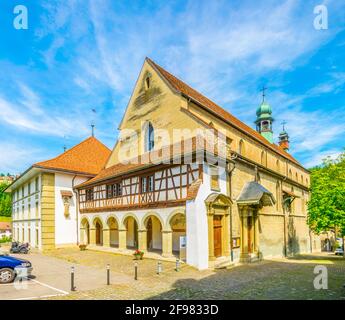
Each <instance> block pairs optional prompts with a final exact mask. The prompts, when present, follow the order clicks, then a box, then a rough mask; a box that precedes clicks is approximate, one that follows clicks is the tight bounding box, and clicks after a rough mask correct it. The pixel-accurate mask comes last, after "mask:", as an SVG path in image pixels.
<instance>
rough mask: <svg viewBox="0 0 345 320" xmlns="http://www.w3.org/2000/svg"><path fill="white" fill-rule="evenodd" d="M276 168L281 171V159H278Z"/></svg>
mask: <svg viewBox="0 0 345 320" xmlns="http://www.w3.org/2000/svg"><path fill="white" fill-rule="evenodd" d="M276 168H277V171H278V172H279V171H280V162H279V160H277V161H276Z"/></svg>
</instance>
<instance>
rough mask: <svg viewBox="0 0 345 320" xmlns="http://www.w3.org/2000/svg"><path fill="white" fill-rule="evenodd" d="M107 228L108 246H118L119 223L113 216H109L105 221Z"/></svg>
mask: <svg viewBox="0 0 345 320" xmlns="http://www.w3.org/2000/svg"><path fill="white" fill-rule="evenodd" d="M107 224H108V228H109V241H110V247H116V248H117V247H118V246H119V225H118V223H117V221H116V219H115V218H114V217H110V218H109V219H108V221H107Z"/></svg>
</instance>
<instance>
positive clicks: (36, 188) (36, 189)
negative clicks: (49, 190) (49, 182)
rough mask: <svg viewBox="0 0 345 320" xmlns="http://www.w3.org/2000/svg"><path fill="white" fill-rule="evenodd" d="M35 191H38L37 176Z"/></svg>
mask: <svg viewBox="0 0 345 320" xmlns="http://www.w3.org/2000/svg"><path fill="white" fill-rule="evenodd" d="M35 192H38V177H37V178H36V179H35Z"/></svg>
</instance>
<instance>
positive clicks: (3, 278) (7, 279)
mask: <svg viewBox="0 0 345 320" xmlns="http://www.w3.org/2000/svg"><path fill="white" fill-rule="evenodd" d="M14 277H15V273H14V271H13V270H12V269H10V268H3V269H0V283H11V282H12V281H13V280H14Z"/></svg>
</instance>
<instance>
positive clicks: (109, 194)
mask: <svg viewBox="0 0 345 320" xmlns="http://www.w3.org/2000/svg"><path fill="white" fill-rule="evenodd" d="M112 197H113V186H112V185H111V184H108V185H107V199H111V198H112Z"/></svg>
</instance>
